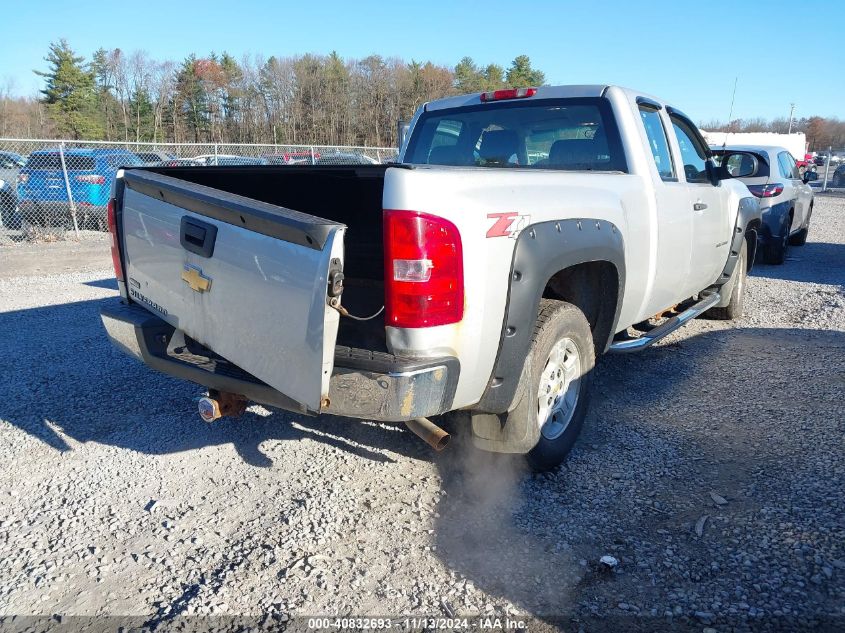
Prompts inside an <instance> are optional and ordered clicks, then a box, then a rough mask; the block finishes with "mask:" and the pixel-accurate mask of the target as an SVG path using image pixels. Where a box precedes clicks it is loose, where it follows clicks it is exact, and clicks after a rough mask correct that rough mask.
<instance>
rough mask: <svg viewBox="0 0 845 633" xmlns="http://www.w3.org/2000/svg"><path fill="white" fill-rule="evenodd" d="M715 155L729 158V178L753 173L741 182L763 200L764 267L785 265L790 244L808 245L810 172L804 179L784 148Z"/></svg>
mask: <svg viewBox="0 0 845 633" xmlns="http://www.w3.org/2000/svg"><path fill="white" fill-rule="evenodd" d="M713 153H714V154H715V155H716V156H717V157H719V156H726V157H727V161H725V164H724V165H723V167H724V169H726V170H727V172H728V174H731V175H733V174H737V173H749V171H750V172H751V175H750V176H744V177H741V178H739V180H741V181H742V182H744V183H745V184H746V186H747V187H748V190H749V191H750V192H751V193H752V194H754V195H755V196H756V197H757V198H759V199H760V209H761V210H762V212H763V226H762V230H761V231H760V232H759V234H758V241H759V244H758V246H759V249H758V250H760V251H761V252H762V254H763V261H764V262H765V263H767V264H782V263H783V262H784V259H785V258H786V251H787V247H788V246H789V245H790V244H792V245H795V246H803V244H804V243H805V242H806V241H807V232H808V230H809V228H810V216H811V215H812V213H813V190H812V188H811V187H810V185H809V184H807V182H808V181H809V180H810V178H811V176H808V175H807V174H809V173H810V172H809V171H807V172H806V173H805V175H804V176H803V177H802V176H801V175H800V174H799V173H798V167H797V166H796V164H795V158H793V156H792V154H790V153H789V150H787V149H786V148H783V147H776V146H750V145H731V146H727V147H718V148H713ZM740 170H741V171H740Z"/></svg>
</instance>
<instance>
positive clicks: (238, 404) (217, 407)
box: [197, 389, 246, 422]
mask: <svg viewBox="0 0 845 633" xmlns="http://www.w3.org/2000/svg"><path fill="white" fill-rule="evenodd" d="M197 410H198V411H199V414H200V417H201V418H202V419H203V421H204V422H214V421H215V420H217V419H219V418H222V417H223V416H224V415H228V416H232V417H234V418H236V417H238V416H239V415H241V414H242V413H243V412H244V411H246V398H245V397H244V396H242V395H240V394H237V393H229V392H228V391H215V390H213V389H212V390H209V392H208V395H207V396H203V397H202V398H200V399H199V402H198V403H197Z"/></svg>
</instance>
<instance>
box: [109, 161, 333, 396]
mask: <svg viewBox="0 0 845 633" xmlns="http://www.w3.org/2000/svg"><path fill="white" fill-rule="evenodd" d="M122 182H123V195H122V203H121V207H122V208H121V211H120V217H121V222H122V235H123V254H124V259H125V265H126V283H127V289H128V292H129V295H130V298H131V299H132V300H133V301H135V302H136V303H139V304H141V305H143V306H144V307H145V308H147V309H148V310H150V311H151V312H153V313H155V314H156V315H158V316H159V317H161V318H162V319H164V320H165V321H167V322H168V323H170V325H172V326H174V327H175V328H177V329H178V330H181V331H183V332H184V333H185V334H187V335H188V336H189V337H191V338H193V339H195V340H197V341H199V342H200V343H202V344H203V345H205V346H206V347H208V348H210V349H212V350H214V351H215V352H217V353H218V354H219V355H220V356H223V357H224V358H226V359H227V360H229V361H231V362H232V363H234V364H236V365H238V366H239V367H241V368H242V369H244V370H246V371H248V372H249V373H251V374H252V375H254V376H256V377H257V378H259V379H261V380H263V381H264V382H266V383H267V384H268V385H270V386H271V387H273V388H274V389H277V390H278V391H280V392H281V393H283V394H284V395H286V396H288V397H289V398H291V399H292V400H295V401H296V402H297V403H299V404H300V405H302V406H303V408H304V409H307V410H308V411H311V412H319V411H320V410H321V408H322V407H321V405H322V403H323V399H324V398H325V397H327V395H328V389H329V378H330V377H331V373H332V366H333V361H334V348H335V341H336V338H337V328H338V321H339V316H340V315H339V314H338V313H337V311H336V310H334V309H332V308H331V307H330V306H329V305H328V304H327V300H326V299H327V291H328V283H329V277H330V273H331V271H334V270H341V269H342V266H343V236H344V232H345V230H346V227H345V226H344V225H342V224H338V223H336V222H332V221H330V220H325V219H322V218H317V217H315V216H312V215H308V214H305V213H300V212H298V211H293V210H291V209H285V208H283V207H279V206H276V205H272V204H268V203H265V202H260V201H257V200H253V199H250V198H245V197H242V196H238V195H234V194H231V193H227V192H224V191H220V190H217V189H213V188H211V187H206V186H203V185H197V184H194V183H190V182H187V181H184V180H179V179H176V178H172V177H169V176H165V175H161V174H156V173H152V172H147V171H144V170H134V169H133V170H126V171H125V172H124V173H123V177H122Z"/></svg>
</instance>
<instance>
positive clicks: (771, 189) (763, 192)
mask: <svg viewBox="0 0 845 633" xmlns="http://www.w3.org/2000/svg"><path fill="white" fill-rule="evenodd" d="M746 186H747V187H748V191H750V192H751V193H752V194H753V195H755V196H757V197H758V198H774V197H775V196H779V195H780V194H782V193H783V185H782V184H781V183H779V182H775V183H772V184H769V185H746Z"/></svg>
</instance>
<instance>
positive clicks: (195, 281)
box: [182, 264, 211, 292]
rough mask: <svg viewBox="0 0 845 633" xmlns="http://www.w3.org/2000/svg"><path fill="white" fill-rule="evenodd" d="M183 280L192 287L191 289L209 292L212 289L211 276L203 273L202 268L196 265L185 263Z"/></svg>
mask: <svg viewBox="0 0 845 633" xmlns="http://www.w3.org/2000/svg"><path fill="white" fill-rule="evenodd" d="M182 281H184V282H185V283H186V284H188V285H189V286H190V287H191V290H194V291H196V292H207V291H209V290H211V278H210V277H206V276H205V275H203V274H202V270H200V269H199V268H197V267H196V266H191V265H190V264H185V270H183V271H182Z"/></svg>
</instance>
